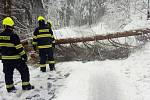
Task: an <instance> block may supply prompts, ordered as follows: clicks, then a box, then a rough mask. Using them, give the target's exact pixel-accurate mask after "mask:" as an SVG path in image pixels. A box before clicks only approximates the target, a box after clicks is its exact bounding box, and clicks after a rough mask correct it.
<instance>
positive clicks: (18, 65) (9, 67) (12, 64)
mask: <svg viewBox="0 0 150 100" xmlns="http://www.w3.org/2000/svg"><path fill="white" fill-rule="evenodd" d="M14 69H17V70H18V71H19V73H20V74H21V80H22V86H23V85H24V84H25V83H29V80H30V74H29V69H28V67H27V65H26V63H25V62H24V61H22V60H21V59H18V60H14V61H5V62H3V72H4V74H5V83H6V88H7V89H9V88H11V87H13V86H14V85H13V73H14Z"/></svg>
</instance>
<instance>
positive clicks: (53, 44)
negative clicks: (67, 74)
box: [46, 20, 55, 59]
mask: <svg viewBox="0 0 150 100" xmlns="http://www.w3.org/2000/svg"><path fill="white" fill-rule="evenodd" d="M46 24H47V27H48V28H50V30H52V28H51V27H52V22H51V21H50V20H48V21H47V23H46ZM52 37H53V41H52V47H53V49H54V48H55V38H54V35H53V31H52ZM53 53H54V50H53ZM52 59H54V58H52Z"/></svg>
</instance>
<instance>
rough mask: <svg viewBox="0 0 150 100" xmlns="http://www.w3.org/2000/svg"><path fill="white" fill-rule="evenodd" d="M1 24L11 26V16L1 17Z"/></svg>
mask: <svg viewBox="0 0 150 100" xmlns="http://www.w3.org/2000/svg"><path fill="white" fill-rule="evenodd" d="M2 24H3V25H8V26H13V25H14V21H13V20H12V18H10V17H6V18H4V19H3V23H2Z"/></svg>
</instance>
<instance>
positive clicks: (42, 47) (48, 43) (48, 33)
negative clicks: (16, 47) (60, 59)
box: [32, 16, 55, 72]
mask: <svg viewBox="0 0 150 100" xmlns="http://www.w3.org/2000/svg"><path fill="white" fill-rule="evenodd" d="M38 23H39V26H38V27H37V28H36V29H35V31H34V33H33V43H32V44H33V48H34V50H36V49H38V50H39V57H40V71H42V72H46V62H47V61H48V63H49V68H50V71H53V70H55V66H54V64H55V61H54V58H53V48H52V42H53V40H54V36H53V31H52V30H51V28H49V27H47V25H46V23H45V18H44V17H43V16H39V17H38Z"/></svg>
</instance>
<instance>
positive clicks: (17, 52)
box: [0, 17, 34, 92]
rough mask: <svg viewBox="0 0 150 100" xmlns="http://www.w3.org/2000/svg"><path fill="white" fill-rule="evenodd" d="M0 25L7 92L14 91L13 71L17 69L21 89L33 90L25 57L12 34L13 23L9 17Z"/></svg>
mask: <svg viewBox="0 0 150 100" xmlns="http://www.w3.org/2000/svg"><path fill="white" fill-rule="evenodd" d="M2 25H3V26H4V31H3V32H2V33H0V48H1V50H0V51H1V60H2V63H3V72H4V74H5V83H6V89H7V92H13V91H14V90H16V88H15V86H14V84H13V71H14V69H17V70H18V71H19V73H20V74H21V80H22V89H23V90H31V89H34V86H32V85H31V84H30V82H29V81H30V75H29V69H28V67H27V65H26V61H27V55H26V53H25V51H24V49H23V46H22V44H21V43H20V39H19V37H18V35H17V34H15V33H14V32H13V26H14V21H13V20H12V18H11V17H6V18H4V20H3V22H2Z"/></svg>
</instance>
